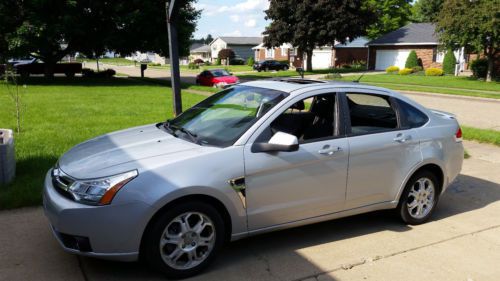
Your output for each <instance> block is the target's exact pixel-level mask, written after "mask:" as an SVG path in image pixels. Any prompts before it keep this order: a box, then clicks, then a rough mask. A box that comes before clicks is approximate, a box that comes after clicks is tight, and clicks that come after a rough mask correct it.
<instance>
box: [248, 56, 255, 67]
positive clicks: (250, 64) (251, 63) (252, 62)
mask: <svg viewBox="0 0 500 281" xmlns="http://www.w3.org/2000/svg"><path fill="white" fill-rule="evenodd" d="M254 64H255V59H254V58H253V57H249V58H248V59H247V65H248V66H253V65H254Z"/></svg>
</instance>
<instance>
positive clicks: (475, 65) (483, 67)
mask: <svg viewBox="0 0 500 281" xmlns="http://www.w3.org/2000/svg"><path fill="white" fill-rule="evenodd" d="M470 69H471V70H472V74H473V75H474V77H476V78H486V75H487V74H488V60H487V59H477V60H473V61H472V62H471V63H470Z"/></svg>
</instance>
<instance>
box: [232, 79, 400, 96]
mask: <svg viewBox="0 0 500 281" xmlns="http://www.w3.org/2000/svg"><path fill="white" fill-rule="evenodd" d="M240 85H244V86H251V87H258V88H267V89H273V90H278V91H282V92H286V93H289V94H291V95H293V94H300V93H302V92H303V91H300V90H305V89H307V90H311V91H312V90H319V89H328V88H331V89H335V88H355V89H366V90H375V91H379V92H384V93H385V94H387V95H388V96H394V95H395V94H394V92H392V91H390V90H388V89H385V88H380V87H376V86H371V85H366V84H363V83H357V82H342V81H321V80H312V79H300V78H278V79H268V80H256V81H251V82H246V83H242V84H240Z"/></svg>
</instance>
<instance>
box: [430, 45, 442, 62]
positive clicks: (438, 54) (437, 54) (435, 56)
mask: <svg viewBox="0 0 500 281" xmlns="http://www.w3.org/2000/svg"><path fill="white" fill-rule="evenodd" d="M443 60H444V52H443V51H439V50H438V49H437V48H434V49H432V61H433V62H437V63H443Z"/></svg>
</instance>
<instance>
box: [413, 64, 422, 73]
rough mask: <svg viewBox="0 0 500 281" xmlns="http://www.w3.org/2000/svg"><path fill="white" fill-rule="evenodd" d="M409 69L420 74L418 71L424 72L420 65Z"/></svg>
mask: <svg viewBox="0 0 500 281" xmlns="http://www.w3.org/2000/svg"><path fill="white" fill-rule="evenodd" d="M411 69H412V70H413V72H420V71H422V70H424V68H423V67H421V66H420V65H417V66H414V67H412V68H411Z"/></svg>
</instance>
